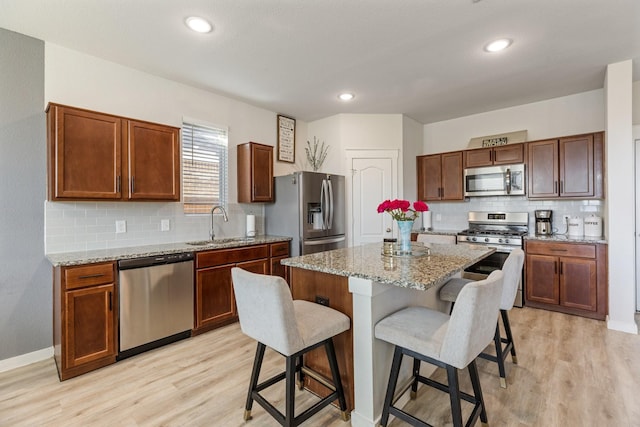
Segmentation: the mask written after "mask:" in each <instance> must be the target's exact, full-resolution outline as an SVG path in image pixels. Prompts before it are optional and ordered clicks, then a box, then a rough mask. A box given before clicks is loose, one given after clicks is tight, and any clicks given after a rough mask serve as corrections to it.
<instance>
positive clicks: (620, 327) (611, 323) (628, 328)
mask: <svg viewBox="0 0 640 427" xmlns="http://www.w3.org/2000/svg"><path fill="white" fill-rule="evenodd" d="M607 329H612V330H614V331H620V332H627V333H629V334H636V335H637V334H638V325H636V322H635V321H634V322H620V321H617V320H611V319H610V318H609V316H607Z"/></svg>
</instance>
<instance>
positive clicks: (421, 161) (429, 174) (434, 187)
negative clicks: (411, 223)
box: [417, 154, 442, 201]
mask: <svg viewBox="0 0 640 427" xmlns="http://www.w3.org/2000/svg"><path fill="white" fill-rule="evenodd" d="M417 171H418V200H424V201H430V200H440V194H441V191H442V190H441V188H440V184H441V182H442V164H441V156H440V155H439V154H435V155H430V156H418V157H417Z"/></svg>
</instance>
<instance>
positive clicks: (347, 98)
mask: <svg viewBox="0 0 640 427" xmlns="http://www.w3.org/2000/svg"><path fill="white" fill-rule="evenodd" d="M355 97H356V96H355V95H354V94H352V93H347V92H345V93H341V94H340V95H338V99H340V101H351V100H352V99H353V98H355Z"/></svg>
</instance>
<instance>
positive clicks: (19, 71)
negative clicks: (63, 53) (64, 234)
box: [0, 28, 52, 360]
mask: <svg viewBox="0 0 640 427" xmlns="http://www.w3.org/2000/svg"><path fill="white" fill-rule="evenodd" d="M43 110H44V42H43V41H41V40H37V39H33V38H31V37H27V36H23V35H21V34H17V33H14V32H11V31H7V30H4V29H1V28H0V174H1V175H0V343H2V344H0V360H5V359H9V358H12V357H15V356H20V355H23V354H27V353H31V352H33V351H37V350H42V349H45V348H48V347H51V346H52V338H51V337H52V290H51V289H52V286H51V279H52V276H51V264H49V262H48V261H47V260H46V258H45V256H44V200H45V198H46V119H45V114H44V111H43Z"/></svg>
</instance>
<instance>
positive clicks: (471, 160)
mask: <svg viewBox="0 0 640 427" xmlns="http://www.w3.org/2000/svg"><path fill="white" fill-rule="evenodd" d="M492 164H493V149H492V148H479V149H476V150H465V151H464V167H465V168H477V167H480V166H491V165H492Z"/></svg>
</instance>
